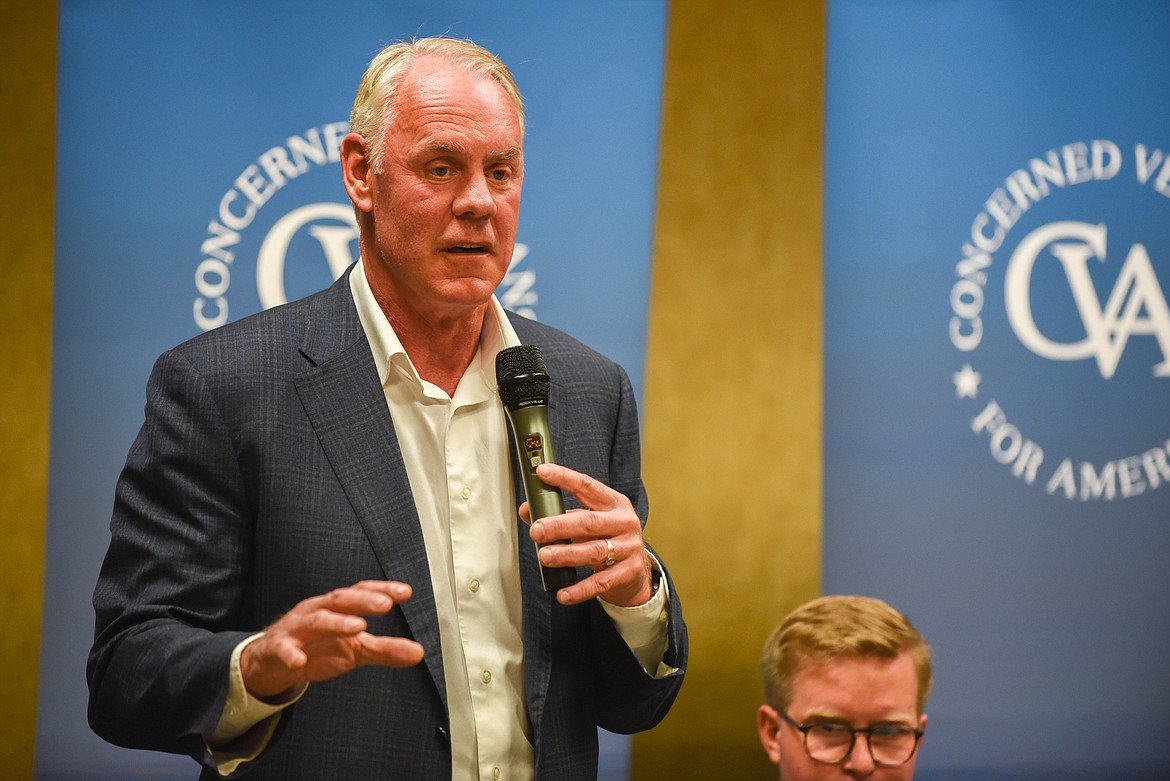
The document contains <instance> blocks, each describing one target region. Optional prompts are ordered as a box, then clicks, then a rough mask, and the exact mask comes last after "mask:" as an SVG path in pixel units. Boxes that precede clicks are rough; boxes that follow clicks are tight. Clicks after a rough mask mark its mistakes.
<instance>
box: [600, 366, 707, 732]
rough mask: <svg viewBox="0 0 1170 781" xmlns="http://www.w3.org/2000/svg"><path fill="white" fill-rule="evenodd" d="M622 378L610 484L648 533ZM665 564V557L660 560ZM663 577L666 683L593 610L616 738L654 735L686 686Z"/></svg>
mask: <svg viewBox="0 0 1170 781" xmlns="http://www.w3.org/2000/svg"><path fill="white" fill-rule="evenodd" d="M613 366H614V370H615V371H616V372H617V374H618V379H617V384H618V388H619V397H618V398H619V402H618V408H617V415H616V425H615V427H614V430H613V440H612V444H611V447H610V462H609V472H610V481H611V482H610V484H611V485H612V487H614V488H615V489H617V490H619V491H621V492H622V493H624V494H626V495H627V496H628V497H629V498H630V501H631V503H632V504H633V505H634V509H635V511H636V512H637V513H638V517H640V518H641V519H642V525H643V529H645V527H646V521H647V516H648V513H649V502H648V499H647V496H646V490H645V487H644V486H643V485H642V478H641V443H640V439H639V432H638V414H637V408H636V402H635V399H634V393H633V389H632V387H631V386H630V381H629V378H628V377H627V375H626V373H625V371H624V370H622V369H621V368H620V367H618V366H617V365H616V364H614V365H613ZM655 556H656V557H657V558H659V561H660V562H661V557H658V555H657V554H655ZM663 576H664V577H665V578H666V579H667V582H668V584H669V589H670V592H669V593H670V600H669V607H668V624H667V642H668V645H667V651H666V655H665V657H664V659H663V663H664V664H665V665H667V666H668V667H671V668H674V672H671V673H669V674H668V675H665V676H663V677H661V678H655V677H652V676H651V675H648V674H647V673H646V672H645V671H644V670H643V669H642V666H641V664H640V663H639V662H638V660H637V659H636V658H635V657H634V654H633V653H632V652H631V651H630V649H629V646H628V645H626V643H625V641H624V640H623V639H622V638H621V636H620V635H619V634H618V632H617V630H616V629H615V628H614V626H613V622H612V621H611V620H610V618H609V616H607V615H606V614H605V611H604V610H603V609H602V608H601V607H600V605H596V604H595V605H593V606H592V607H593V610H592V611H591V621H592V623H593V631H592V633H591V636H592V637H593V638H594V656H595V659H596V660H597V661H596V663H595V666H594V676H595V685H596V691H597V703H598V725H599V726H601V727H602V728H604V729H607V730H609V731H611V732H618V733H627V734H628V733H633V732H639V731H642V730H647V729H650V728H651V727H653V726H655V725H656V724H658V722H660V721H661V720H662V718H663V717H664V716H665V715H666V713H667V711H668V710H669V709H670V706H671V705H672V704H673V703H674V699H675V697H676V696H677V695H678V691H679V689H680V688H681V686H682V682H683V677H684V675H685V672H686V664H687V654H688V641H687V629H686V624H685V623H684V622H683V616H682V603H681V601H680V598H679V594H678V591H677V589H676V588H675V585H674V582H673V580H671V579H670V574H669V571H667V569H666V566H665V563H664V562H663Z"/></svg>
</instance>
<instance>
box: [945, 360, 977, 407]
mask: <svg viewBox="0 0 1170 781" xmlns="http://www.w3.org/2000/svg"><path fill="white" fill-rule="evenodd" d="M951 379H952V380H953V381H954V383H955V396H957V397H958V398H960V399H973V398H975V397H976V396H978V395H979V383H980V382H982V381H983V375H982V374H980V373H979V372H977V371H975V370H974V369H972V368H971V364H969V363H965V364H963V368H962V369H961V370H960V371H957V372H955V373H954V374H952V375H951Z"/></svg>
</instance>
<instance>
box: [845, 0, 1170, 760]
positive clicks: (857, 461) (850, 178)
mask: <svg viewBox="0 0 1170 781" xmlns="http://www.w3.org/2000/svg"><path fill="white" fill-rule="evenodd" d="M1168 29H1170V6H1167V5H1166V4H1165V3H1158V2H1134V1H1132V0H1131V1H1129V2H1117V3H1110V4H1108V5H1103V4H1101V3H1096V2H1083V1H1082V2H1063V3H1053V2H1043V1H1040V0H1033V1H1025V2H1021V1H1020V0H1003V1H1002V2H997V1H995V0H966V1H957V2H947V3H923V2H915V1H911V0H896V1H894V2H881V3H877V2H863V1H861V0H833V2H832V3H831V5H830V22H829V30H830V35H829V50H828V62H829V79H828V92H827V107H828V109H827V110H828V117H827V122H828V135H827V146H826V161H827V171H826V177H827V178H826V210H825V214H826V217H825V220H826V223H825V236H826V239H825V486H824V488H825V498H824V508H825V529H824V532H825V534H824V590H825V591H826V592H831V593H839V592H848V593H865V594H872V595H875V596H880V597H882V598H885V599H887V600H889V601H890V602H891V603H892V604H894V605H896V606H897V607H899V608H901V609H902V610H904V611H905V612H906V613H907V614H908V615H909V616H910V618H911V620H913V621H914V622H915V624H916V625H917V626H918V627H919V629H921V630H922V631H923V633H924V634H925V635H926V636H927V639H928V640H929V641H930V642H931V644H932V646H933V648H934V652H935V656H936V688H935V691H934V694H933V696H932V698H931V701H930V703H929V705H928V708H927V712H928V713H929V715H930V722H929V727H928V729H927V735H926V739H925V741H924V743H923V747H922V754H921V759H920V761H919V765H918V767H919V772H920V777H922V778H925V779H928V781H929V779H960V778H964V779H965V778H970V779H987V778H1013V779H1078V778H1110V779H1117V778H1127V779H1138V778H1142V779H1144V778H1149V779H1153V778H1164V777H1165V772H1166V771H1165V766H1166V762H1167V760H1170V741H1168V740H1166V738H1165V736H1164V735H1162V734H1161V733H1162V731H1163V729H1162V725H1163V724H1165V723H1166V722H1167V720H1168V719H1170V702H1168V700H1167V698H1166V693H1167V692H1168V691H1170V667H1168V666H1167V664H1166V660H1167V659H1168V658H1170V603H1168V602H1167V596H1166V595H1167V594H1168V593H1170V567H1167V566H1166V562H1167V560H1170V524H1168V523H1167V521H1168V519H1170V393H1168V390H1170V309H1168V307H1167V293H1168V292H1170V230H1168V229H1167V225H1170V162H1168V161H1170V102H1168V101H1167V100H1166V95H1167V94H1168V90H1170V53H1168V50H1167V47H1166V45H1165V32H1166V30H1168Z"/></svg>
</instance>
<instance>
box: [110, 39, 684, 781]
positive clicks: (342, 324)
mask: <svg viewBox="0 0 1170 781" xmlns="http://www.w3.org/2000/svg"><path fill="white" fill-rule="evenodd" d="M523 140H524V114H523V106H522V102H521V98H520V95H519V92H518V91H517V89H516V86H515V84H514V82H513V80H512V76H511V74H510V73H509V71H508V69H507V68H506V67H505V66H504V65H503V64H502V63H501V62H500V61H499V60H498V59H497V58H496V57H494V56H493V55H492V54H490V53H489V52H487V51H485V50H483V49H481V48H479V47H478V46H475V45H474V44H471V43H468V42H465V41H459V40H454V39H447V38H430V39H421V40H417V41H414V42H412V43H399V44H393V45H391V46H389V47H387V48H386V49H384V50H383V51H382V52H381V53H380V54H379V55H378V56H377V57H376V58H375V59H374V61H373V62H372V63H371V64H370V67H369V69H368V70H367V71H366V73H365V75H364V76H363V78H362V81H361V85H360V87H359V89H358V94H357V98H356V100H355V102H354V107H353V112H352V115H351V132H350V134H349V135H348V136H346V138H345V139H344V140H343V142H342V146H341V168H342V173H343V178H344V185H345V189H346V192H347V193H348V194H349V197H350V200H351V201H352V202H353V205H354V209H355V213H356V215H357V222H358V226H359V230H360V250H361V259H360V260H359V261H358V262H357V263H356V264H354V266H353V267H351V268H350V270H349V271H347V272H346V273H345V274H344V275H343V276H342V277H341V278H340V279H339V280H338V281H337V282H336V283H335V284H334V285H332V286H331V287H330V288H328V289H327V290H324V291H322V292H320V293H317V294H315V295H313V296H310V297H309V298H306V299H303V300H301V301H297V302H294V303H291V304H288V305H286V306H283V307H278V308H276V309H272V310H269V311H267V312H263V313H261V314H258V315H255V316H253V317H250V318H247V319H245V320H242V321H240V322H237V323H234V324H231V325H228V326H225V327H223V328H220V329H218V330H215V331H211V332H209V333H207V334H204V335H202V336H199V337H196V338H195V339H192V340H191V341H189V342H187V343H185V344H182V345H180V346H178V347H176V348H174V349H173V350H170V351H168V352H167V353H165V354H164V355H163V356H162V357H160V358H159V360H158V362H157V363H156V365H155V368H154V371H153V372H152V374H151V378H150V381H149V384H148V388H147V408H146V420H145V423H144V425H143V427H142V430H141V432H140V433H139V435H138V438H137V439H136V440H135V442H134V444H133V446H132V447H131V450H130V454H129V456H128V458H127V462H126V466H125V468H124V470H123V472H122V475H121V477H120V479H119V481H118V487H117V492H116V499H115V507H114V514H113V520H112V522H111V541H110V547H109V550H108V552H107V554H106V559H105V562H104V564H103V567H102V571H101V575H100V577H99V580H98V584H97V588H96V589H95V593H94V608H95V611H96V615H97V627H96V633H95V640H94V645H93V649H92V651H91V653H90V658H89V665H88V678H89V686H90V723H91V725H92V727H93V729H94V730H95V731H96V732H97V733H98V734H99V735H101V736H102V737H103V738H105V739H106V740H109V741H111V742H113V743H117V744H119V745H123V746H128V747H133V748H144V749H153V750H160V751H169V752H177V753H186V754H189V755H191V756H192V757H194V758H195V759H196V760H198V761H199V762H200V763H201V764H202V765H203V768H204V769H203V774H202V776H201V777H203V778H218V777H222V776H226V775H236V774H239V775H247V777H249V778H255V779H268V778H271V779H300V778H303V779H314V780H319V779H346V780H347V781H349V780H350V779H358V778H369V779H374V778H377V779H409V780H410V781H418V780H419V779H444V780H445V779H454V780H457V781H470V779H492V780H493V781H494V780H498V779H504V780H505V781H511V780H512V779H516V780H517V781H520V780H526V779H557V780H558V781H561V780H563V779H595V778H596V774H597V732H596V731H597V727H599V726H600V727H603V728H605V729H608V730H611V731H615V732H623V733H629V732H635V731H639V730H645V729H649V728H650V727H653V726H654V725H655V724H657V723H658V721H659V720H660V719H661V718H662V717H663V715H664V714H665V713H666V711H667V710H668V709H669V707H670V705H671V703H672V702H673V701H674V698H675V696H676V694H677V692H678V689H679V686H680V685H681V683H682V677H683V671H684V669H685V665H686V659H687V635H686V628H685V625H684V623H683V620H682V613H681V610H680V606H679V601H678V597H677V595H676V593H675V592H674V589H673V584H672V583H671V581H670V579H669V577H668V576H667V575H666V573H665V571H664V570H663V569H662V567H661V565H660V564H659V562H658V560H657V559H656V558H655V557H654V556H653V555H652V554H651V553H650V551H649V549H648V547H647V546H646V544H645V542H644V540H643V537H642V527H643V523H644V519H645V517H646V512H647V500H646V495H645V491H644V489H643V487H642V482H641V477H640V463H639V462H640V455H639V435H638V425H637V414H636V411H635V405H634V396H633V393H632V390H631V387H630V384H629V380H628V378H627V377H626V375H625V372H624V371H623V370H622V369H621V368H620V367H619V366H617V365H616V364H614V363H612V362H611V361H609V360H607V359H605V358H603V357H602V356H600V355H598V354H597V353H595V352H593V351H591V350H589V349H588V348H586V347H584V346H583V345H581V344H580V343H579V342H577V341H575V340H573V339H572V338H571V337H568V336H567V335H565V334H563V333H560V332H558V331H555V330H553V329H551V328H548V327H546V326H542V325H540V324H538V323H535V322H532V321H529V320H525V319H523V318H521V317H518V316H516V315H514V314H510V313H506V312H505V311H504V310H503V308H502V307H501V306H500V304H499V302H498V301H497V300H496V298H495V297H494V296H493V291H494V290H495V288H496V286H497V285H498V284H499V283H500V281H501V280H502V278H503V276H504V273H505V272H506V270H507V268H508V265H509V262H510V260H511V257H512V251H513V246H514V243H515V239H516V226H517V221H518V217H519V207H520V191H521V185H522V183H523V179H524V154H523ZM519 344H528V345H533V346H535V347H536V348H538V350H539V351H540V354H541V355H542V357H543V361H544V364H545V366H547V374H548V378H549V380H550V381H551V393H550V399H549V402H548V406H549V413H548V419H549V428H550V433H551V439H553V440H554V441H555V445H556V454H557V458H556V461H557V462H558V463H557V464H543V465H540V466H539V467H538V468H537V474H538V476H539V479H540V480H541V481H543V482H544V483H545V484H547V485H548V486H552V487H554V488H558V489H561V490H563V491H564V493H565V498H566V502H567V503H568V504H570V505H571V506H573V508H574V509H572V510H570V511H569V512H566V513H563V514H559V515H552V516H550V517H545V518H539V519H538V520H536V521H535V522H534V523H533V524H532V525H531V527H529V526H527V525H525V524H523V523H522V522H521V521H520V520H519V519H518V518H517V505H518V503H519V502H518V498H519V497H523V487H522V483H521V482H520V478H519V470H518V467H517V464H516V463H515V460H514V459H515V454H514V448H513V447H512V446H511V443H510V441H509V432H508V420H507V417H506V416H505V412H504V408H503V406H502V404H501V402H500V398H499V396H498V393H497V387H496V379H495V375H494V368H493V367H494V365H495V357H496V355H497V354H498V353H499V352H500V351H501V350H503V349H505V348H507V347H513V346H516V345H519ZM519 513H520V515H521V516H522V517H523V518H524V519H528V518H529V517H530V516H529V512H528V507H527V504H526V503H525V504H524V505H523V506H521V507H520V508H519ZM534 543H536V544H539V552H538V548H537V545H536V544H534ZM542 565H543V566H545V567H547V568H557V567H570V568H575V573H574V574H575V577H574V578H573V581H574V582H571V583H570V584H569V585H566V586H564V587H563V588H560V589H559V590H556V591H555V592H551V593H549V592H546V591H545V589H544V588H543V587H542V583H541V567H542Z"/></svg>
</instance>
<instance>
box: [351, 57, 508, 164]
mask: <svg viewBox="0 0 1170 781" xmlns="http://www.w3.org/2000/svg"><path fill="white" fill-rule="evenodd" d="M420 57H442V58H444V59H446V60H448V61H450V62H452V63H455V64H457V65H459V66H461V67H463V68H464V69H466V70H467V72H468V73H474V74H477V75H480V76H487V77H488V78H491V79H494V80H495V81H496V82H497V83H499V85H500V86H501V87H503V89H504V92H505V93H507V95H508V97H509V98H510V99H511V101H512V105H513V106H514V107H515V108H516V116H517V117H518V119H519V121H520V134H521V136H522V137H523V134H524V101H523V99H522V98H521V97H520V90H519V89H518V88H517V87H516V82H515V81H514V80H513V79H512V73H511V71H509V70H508V67H507V66H506V65H504V63H503V62H501V61H500V59H499V58H498V57H496V55H494V54H492V53H491V52H489V51H488V50H487V49H484V48H483V47H481V46H478V45H476V44H474V43H472V42H471V41H465V40H461V39H459V38H446V37H434V38H416V39H414V40H412V41H400V42H398V43H392V44H390V45H389V46H386V47H385V48H384V49H382V51H380V52H378V54H377V55H376V56H375V57H374V59H373V60H371V61H370V65H369V67H368V68H366V72H365V73H364V74H363V75H362V80H361V83H360V84H359V85H358V91H357V95H356V96H355V98H354V101H353V109H352V110H351V111H350V114H349V129H350V130H351V131H352V132H354V133H357V134H358V135H360V136H361V137H362V138H364V139H365V140H366V143H367V144H368V145H369V148H370V164H371V165H372V167H373V169H374V170H375V171H376V172H378V173H381V172H382V155H383V149H382V144H383V141H384V139H385V136H386V131H387V130H388V129H389V127H390V124H391V122H393V121H394V96H395V93H396V92H397V90H398V88H399V87H400V86H401V85H402V82H403V80H404V79H405V78H406V74H407V72H408V71H409V70H410V66H411V65H412V64H413V63H414V61H415V60H417V59H419V58H420Z"/></svg>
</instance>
